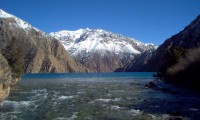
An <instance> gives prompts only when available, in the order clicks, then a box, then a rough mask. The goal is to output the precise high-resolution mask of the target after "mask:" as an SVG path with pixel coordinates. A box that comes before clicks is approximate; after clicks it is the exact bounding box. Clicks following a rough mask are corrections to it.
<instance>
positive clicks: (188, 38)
mask: <svg viewBox="0 0 200 120" xmlns="http://www.w3.org/2000/svg"><path fill="white" fill-rule="evenodd" d="M174 47H179V48H183V49H193V48H196V47H200V16H198V17H197V18H196V19H195V20H194V21H193V22H192V23H191V24H190V25H188V26H187V27H185V29H184V30H183V31H181V32H180V33H178V34H176V35H174V36H172V37H171V38H169V39H167V40H166V41H165V42H164V43H163V44H162V45H160V46H159V47H158V49H157V50H156V53H155V55H154V56H153V57H152V58H151V59H150V60H149V61H148V64H147V68H148V71H159V70H160V68H161V67H162V66H163V65H164V64H165V62H166V57H165V56H166V54H167V53H168V51H169V50H170V49H171V48H174Z"/></svg>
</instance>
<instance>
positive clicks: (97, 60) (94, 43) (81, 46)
mask: <svg viewBox="0 0 200 120" xmlns="http://www.w3.org/2000/svg"><path fill="white" fill-rule="evenodd" d="M50 35H51V36H52V37H55V38H57V39H59V40H60V41H61V43H62V44H63V46H64V47H65V49H66V50H67V51H68V52H69V54H70V55H71V56H72V57H74V58H75V59H76V60H77V61H78V62H80V63H81V64H83V65H85V66H86V67H88V68H89V69H91V70H93V71H96V72H113V71H115V70H116V69H118V68H121V67H123V66H124V65H125V64H126V63H128V62H130V61H131V60H133V59H134V58H135V56H137V55H138V54H141V53H142V52H144V51H146V50H150V49H156V46H154V45H153V44H145V43H142V42H140V41H138V40H135V39H133V38H129V37H125V36H123V35H120V34H115V33H112V32H108V31H105V30H102V29H89V28H86V29H79V30H76V31H67V30H63V31H59V32H52V33H50Z"/></svg>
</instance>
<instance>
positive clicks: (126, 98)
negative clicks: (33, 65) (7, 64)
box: [0, 72, 200, 120]
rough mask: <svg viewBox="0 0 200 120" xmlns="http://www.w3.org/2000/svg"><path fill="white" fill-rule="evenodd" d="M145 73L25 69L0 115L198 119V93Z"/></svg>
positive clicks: (8, 118) (21, 118)
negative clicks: (32, 71) (34, 71)
mask: <svg viewBox="0 0 200 120" xmlns="http://www.w3.org/2000/svg"><path fill="white" fill-rule="evenodd" d="M153 74H154V73H151V72H134V73H87V74H86V73H70V74H69V73H67V74H26V75H24V76H23V78H22V80H21V81H19V82H18V83H17V84H16V86H14V88H13V89H12V91H11V93H10V96H9V97H8V98H7V99H6V100H5V102H4V106H3V108H2V109H1V111H0V119H1V120H168V119H171V120H181V119H186V120H187V119H192V120H193V119H194V120H197V119H200V96H199V95H197V94H196V93H193V92H188V91H185V90H183V89H181V88H177V87H174V86H173V85H169V84H165V83H163V82H162V81H160V80H156V82H155V83H156V84H157V86H158V87H156V88H149V87H147V86H146V84H148V83H149V82H150V81H155V79H156V78H153V77H152V75H153Z"/></svg>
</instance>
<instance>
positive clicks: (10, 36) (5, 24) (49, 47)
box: [0, 18, 89, 73]
mask: <svg viewBox="0 0 200 120" xmlns="http://www.w3.org/2000/svg"><path fill="white" fill-rule="evenodd" d="M15 22H16V21H15V19H13V18H0V44H1V46H0V53H3V54H5V55H6V54H8V53H7V52H5V51H8V48H10V46H13V45H14V47H13V48H11V49H12V51H17V52H18V58H23V62H22V63H21V65H22V66H23V69H24V71H25V73H49V72H88V71H89V70H88V69H87V68H86V67H84V66H82V65H81V64H79V63H77V62H76V61H74V59H72V58H71V57H70V56H69V55H68V53H67V52H66V50H65V49H64V47H63V46H62V45H61V43H60V42H59V41H58V40H56V39H55V38H52V37H50V36H48V35H45V33H43V32H41V31H37V30H36V29H22V28H20V27H18V26H17V25H16V24H15ZM12 44H13V45H12ZM14 48H17V49H14ZM7 56H8V57H9V55H7ZM6 59H7V58H6Z"/></svg>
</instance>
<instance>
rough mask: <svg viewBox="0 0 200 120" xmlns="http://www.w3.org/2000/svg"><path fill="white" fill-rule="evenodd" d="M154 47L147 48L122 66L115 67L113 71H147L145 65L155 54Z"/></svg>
mask: <svg viewBox="0 0 200 120" xmlns="http://www.w3.org/2000/svg"><path fill="white" fill-rule="evenodd" d="M155 51H156V49H150V50H147V51H145V52H143V53H141V54H140V55H137V56H136V57H135V58H134V59H133V60H132V61H129V62H127V63H126V64H125V65H124V66H123V67H122V68H120V69H117V70H116V71H115V72H142V71H148V68H146V65H147V64H148V60H150V59H151V58H152V56H153V55H154V54H155Z"/></svg>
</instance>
